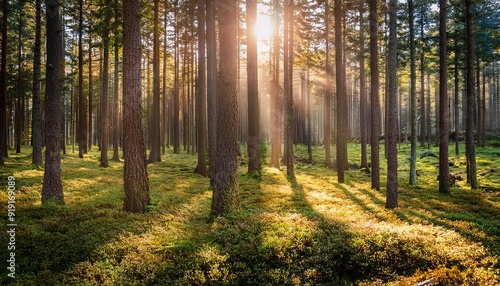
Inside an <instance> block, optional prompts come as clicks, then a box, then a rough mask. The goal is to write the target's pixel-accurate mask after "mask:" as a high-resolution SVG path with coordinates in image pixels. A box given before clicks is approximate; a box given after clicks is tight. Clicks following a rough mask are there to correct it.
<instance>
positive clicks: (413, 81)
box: [389, 0, 423, 185]
mask: <svg viewBox="0 0 500 286" xmlns="http://www.w3.org/2000/svg"><path fill="white" fill-rule="evenodd" d="M408 10H409V17H408V18H409V19H408V20H409V22H410V113H411V115H410V117H411V134H410V136H411V140H410V142H411V147H410V181H409V184H410V185H415V184H416V183H417V144H418V142H417V133H418V130H417V118H418V113H417V71H416V65H415V32H414V16H413V12H414V8H413V1H412V0H408ZM389 69H390V68H389ZM421 88H422V89H423V86H422V87H421ZM420 104H423V102H420ZM422 116H423V114H421V115H420V117H422Z"/></svg>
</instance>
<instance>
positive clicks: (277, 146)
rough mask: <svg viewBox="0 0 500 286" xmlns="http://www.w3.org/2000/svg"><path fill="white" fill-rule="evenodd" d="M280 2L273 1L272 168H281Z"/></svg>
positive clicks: (271, 58) (271, 59)
mask: <svg viewBox="0 0 500 286" xmlns="http://www.w3.org/2000/svg"><path fill="white" fill-rule="evenodd" d="M280 10H281V7H280V4H279V1H278V0H274V1H273V21H274V23H273V40H272V48H271V57H270V61H271V64H270V66H271V74H272V76H271V78H272V79H271V102H270V109H271V127H270V132H271V161H270V164H269V166H270V167H272V168H278V169H279V168H280V156H281V123H282V122H281V114H282V112H281V111H282V109H281V108H280V106H281V105H280V92H281V88H280V85H279V74H280V64H279V58H280V36H279V31H280V29H279V26H280V16H279V15H280Z"/></svg>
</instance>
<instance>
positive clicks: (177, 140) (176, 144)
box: [172, 7, 180, 154]
mask: <svg viewBox="0 0 500 286" xmlns="http://www.w3.org/2000/svg"><path fill="white" fill-rule="evenodd" d="M174 18H175V20H176V21H177V7H175V10H174ZM177 25H178V24H176V26H175V43H178V40H179V27H178V26H177ZM173 95H174V98H173V107H172V108H173V112H172V119H173V120H172V121H173V128H172V129H173V134H172V137H173V138H172V139H173V144H172V145H174V153H175V154H179V153H180V131H179V47H178V45H175V48H174V94H173Z"/></svg>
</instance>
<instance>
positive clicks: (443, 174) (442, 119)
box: [439, 0, 450, 193]
mask: <svg viewBox="0 0 500 286" xmlns="http://www.w3.org/2000/svg"><path fill="white" fill-rule="evenodd" d="M446 18H447V16H446V0H440V1H439V192H441V193H449V192H450V181H449V176H450V173H449V164H448V76H447V74H448V64H447V54H446Z"/></svg>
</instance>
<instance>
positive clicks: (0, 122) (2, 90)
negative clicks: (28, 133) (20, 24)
mask: <svg viewBox="0 0 500 286" xmlns="http://www.w3.org/2000/svg"><path fill="white" fill-rule="evenodd" d="M8 9H9V1H8V0H4V1H2V55H1V65H0V165H4V160H3V158H4V157H8V153H7V42H8V38H7V31H8V24H9V23H8V16H9V15H8V14H9V12H8Z"/></svg>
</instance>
